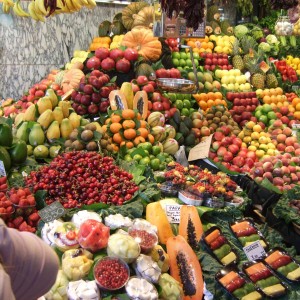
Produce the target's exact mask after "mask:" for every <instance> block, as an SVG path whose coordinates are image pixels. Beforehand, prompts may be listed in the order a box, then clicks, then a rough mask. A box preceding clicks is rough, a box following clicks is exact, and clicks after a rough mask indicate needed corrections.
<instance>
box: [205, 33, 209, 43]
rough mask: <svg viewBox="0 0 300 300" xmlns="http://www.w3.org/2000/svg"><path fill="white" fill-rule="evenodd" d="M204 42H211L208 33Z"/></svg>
mask: <svg viewBox="0 0 300 300" xmlns="http://www.w3.org/2000/svg"><path fill="white" fill-rule="evenodd" d="M204 42H206V43H207V42H209V37H208V36H207V35H206V36H205V37H204Z"/></svg>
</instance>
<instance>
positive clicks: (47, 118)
mask: <svg viewBox="0 0 300 300" xmlns="http://www.w3.org/2000/svg"><path fill="white" fill-rule="evenodd" d="M53 120H54V117H53V113H52V110H51V109H47V110H45V111H44V112H43V113H42V114H41V115H40V116H39V117H38V119H37V122H38V123H39V124H40V125H41V126H42V128H43V129H47V128H48V127H49V125H50V124H51V123H52V121H53Z"/></svg>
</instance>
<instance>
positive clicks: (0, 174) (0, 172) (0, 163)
mask: <svg viewBox="0 0 300 300" xmlns="http://www.w3.org/2000/svg"><path fill="white" fill-rule="evenodd" d="M5 176H6V171H5V167H4V163H3V161H2V160H0V177H5Z"/></svg>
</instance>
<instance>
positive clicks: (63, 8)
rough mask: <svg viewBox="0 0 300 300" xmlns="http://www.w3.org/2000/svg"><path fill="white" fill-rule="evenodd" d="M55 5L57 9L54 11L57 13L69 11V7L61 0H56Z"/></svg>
mask: <svg viewBox="0 0 300 300" xmlns="http://www.w3.org/2000/svg"><path fill="white" fill-rule="evenodd" d="M56 7H57V8H58V9H56V10H55V13H58V14H59V13H62V12H66V13H67V12H69V9H68V7H67V5H66V4H65V5H64V4H63V2H62V0H57V3H56ZM59 8H60V9H59Z"/></svg>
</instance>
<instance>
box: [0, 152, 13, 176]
mask: <svg viewBox="0 0 300 300" xmlns="http://www.w3.org/2000/svg"><path fill="white" fill-rule="evenodd" d="M0 161H2V162H3V165H4V168H5V171H6V172H8V171H9V170H10V168H11V159H10V155H9V153H8V151H7V150H6V149H5V148H4V147H2V146H0Z"/></svg>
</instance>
